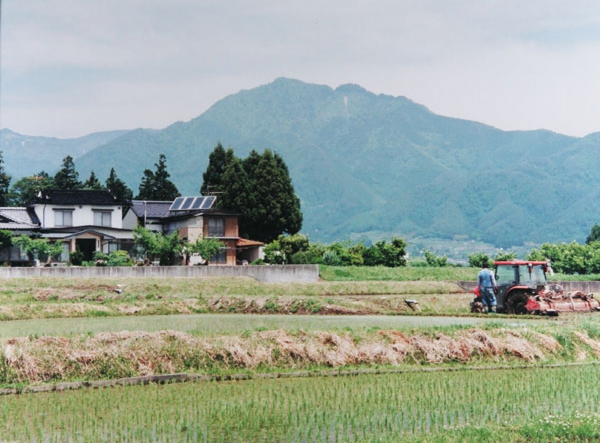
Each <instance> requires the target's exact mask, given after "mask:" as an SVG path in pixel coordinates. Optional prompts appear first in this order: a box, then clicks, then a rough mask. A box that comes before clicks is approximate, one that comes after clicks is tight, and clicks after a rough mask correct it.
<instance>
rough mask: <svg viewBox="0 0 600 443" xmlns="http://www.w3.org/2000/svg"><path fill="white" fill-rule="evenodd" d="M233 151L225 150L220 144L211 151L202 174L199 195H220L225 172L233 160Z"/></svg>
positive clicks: (225, 180)
mask: <svg viewBox="0 0 600 443" xmlns="http://www.w3.org/2000/svg"><path fill="white" fill-rule="evenodd" d="M235 158H236V157H235V155H234V154H233V149H231V148H229V149H227V150H225V148H223V145H221V143H218V144H217V146H215V148H214V149H213V150H212V152H211V153H210V155H209V156H208V166H207V167H206V171H205V172H204V173H203V174H202V186H200V194H202V195H209V194H215V193H222V192H223V189H224V187H225V185H226V183H227V178H226V177H225V170H226V169H227V167H228V166H229V165H230V163H231V162H232V161H233V160H234V159H235Z"/></svg>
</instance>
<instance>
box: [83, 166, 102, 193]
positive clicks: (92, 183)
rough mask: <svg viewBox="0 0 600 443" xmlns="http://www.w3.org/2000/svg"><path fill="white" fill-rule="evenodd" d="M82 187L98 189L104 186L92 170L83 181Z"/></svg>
mask: <svg viewBox="0 0 600 443" xmlns="http://www.w3.org/2000/svg"><path fill="white" fill-rule="evenodd" d="M83 189H86V190H92V191H99V190H102V189H105V188H104V186H103V185H102V183H100V180H98V177H96V174H95V173H94V171H92V172H90V177H89V178H88V179H87V180H86V181H85V182H84V183H83Z"/></svg>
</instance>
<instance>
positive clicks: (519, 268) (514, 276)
mask: <svg viewBox="0 0 600 443" xmlns="http://www.w3.org/2000/svg"><path fill="white" fill-rule="evenodd" d="M547 271H548V263H547V262H545V261H497V262H494V274H495V277H496V284H497V285H498V289H497V292H496V301H497V303H498V311H499V312H506V313H508V314H526V313H527V309H526V308H525V306H526V304H527V300H528V298H529V296H530V295H535V294H537V293H538V292H539V291H540V290H541V289H543V288H544V287H545V286H546V284H547V281H546V272H547Z"/></svg>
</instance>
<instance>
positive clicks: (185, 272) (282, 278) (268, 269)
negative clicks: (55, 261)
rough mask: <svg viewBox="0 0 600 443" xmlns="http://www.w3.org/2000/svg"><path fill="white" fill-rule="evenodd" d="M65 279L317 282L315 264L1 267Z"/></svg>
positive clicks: (6, 272) (4, 272) (15, 274)
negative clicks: (217, 279) (174, 278)
mask: <svg viewBox="0 0 600 443" xmlns="http://www.w3.org/2000/svg"><path fill="white" fill-rule="evenodd" d="M27 277H69V278H94V277H98V278H102V277H110V278H119V277H123V278H125V277H164V278H170V277H195V278H202V277H251V278H254V279H255V280H258V281H259V282H265V283H315V282H317V281H319V267H318V265H274V266H134V267H127V266H114V267H113V266H107V267H78V266H63V267H48V268H3V267H0V279H2V278H27Z"/></svg>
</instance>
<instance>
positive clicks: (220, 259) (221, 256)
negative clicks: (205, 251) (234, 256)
mask: <svg viewBox="0 0 600 443" xmlns="http://www.w3.org/2000/svg"><path fill="white" fill-rule="evenodd" d="M209 262H210V263H220V264H224V263H227V249H225V248H222V249H221V250H220V251H219V252H217V253H216V254H215V255H213V256H212V257H211V259H210V260H209Z"/></svg>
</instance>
